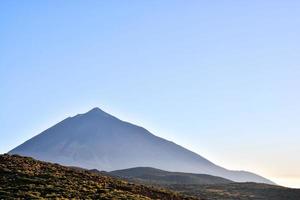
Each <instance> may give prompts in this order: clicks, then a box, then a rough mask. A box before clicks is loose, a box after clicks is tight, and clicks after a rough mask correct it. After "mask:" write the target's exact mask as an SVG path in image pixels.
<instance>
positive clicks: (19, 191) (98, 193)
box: [0, 154, 196, 200]
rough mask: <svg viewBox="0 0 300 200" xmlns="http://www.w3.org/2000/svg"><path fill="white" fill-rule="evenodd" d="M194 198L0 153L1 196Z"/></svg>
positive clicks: (39, 197) (181, 199)
mask: <svg viewBox="0 0 300 200" xmlns="http://www.w3.org/2000/svg"><path fill="white" fill-rule="evenodd" d="M44 198H47V199H124V200H127V199H128V200H130V199H131V200H135V199H141V200H144V199H145V200H146V199H147V200H149V199H161V200H170V199H173V200H194V199H196V198H192V197H185V196H183V195H180V194H178V193H176V192H171V191H169V190H165V189H157V188H154V187H151V186H143V185H139V184H133V183H128V182H126V181H123V180H120V179H116V178H112V177H109V176H105V175H102V174H96V173H92V172H89V171H87V170H83V169H74V168H70V167H64V166H61V165H58V164H52V163H47V162H41V161H37V160H34V159H32V158H29V157H20V156H15V155H13V156H10V155H7V154H6V155H0V199H44Z"/></svg>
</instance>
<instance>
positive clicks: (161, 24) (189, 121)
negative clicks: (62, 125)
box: [0, 0, 300, 187]
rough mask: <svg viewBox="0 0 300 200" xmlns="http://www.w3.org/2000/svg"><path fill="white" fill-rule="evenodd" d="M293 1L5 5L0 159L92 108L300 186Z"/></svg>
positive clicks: (0, 15)
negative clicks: (8, 152) (48, 130)
mask: <svg viewBox="0 0 300 200" xmlns="http://www.w3.org/2000/svg"><path fill="white" fill-rule="evenodd" d="M299 9H300V2H299V1H296V0H294V1H279V0H278V1H276V0H275V1H274V0H273V1H271V0H270V1H267V0H266V1H258V0H257V1H230V0H228V1H158V0H154V1H123V0H122V1H121V0H119V1H1V2H0V96H1V98H0V106H1V109H0V110H1V112H0V122H1V126H0V136H1V140H0V153H4V152H7V151H9V150H10V149H12V148H13V147H15V146H17V145H19V144H20V143H22V142H24V141H25V140H27V139H29V138H31V137H32V136H34V135H36V134H38V133H39V132H41V131H43V130H44V129H46V128H48V127H49V126H51V125H54V124H55V123H57V122H59V121H60V120H62V119H64V118H65V117H68V116H72V115H75V114H77V113H83V112H86V111H88V110H89V109H91V108H93V107H96V106H97V107H100V108H101V109H103V110H105V111H107V112H109V113H111V114H113V115H115V116H118V117H119V118H121V119H124V120H127V121H130V122H133V123H136V124H138V125H141V126H144V127H145V128H147V129H149V130H150V131H152V132H153V133H154V134H156V135H158V136H161V137H164V138H167V139H170V140H173V141H174V142H176V143H178V144H180V145H183V146H185V147H187V148H189V149H191V150H193V151H195V152H197V153H199V154H200V155H203V156H205V157H206V158H208V159H210V160H211V161H213V162H215V163H217V164H220V165H222V166H224V167H227V168H230V169H243V170H249V171H253V172H256V173H259V174H261V175H264V176H266V177H268V178H271V179H272V180H274V181H275V182H277V183H279V184H283V185H287V186H292V187H300V172H299V168H300V157H299V153H300V145H299V141H300V134H299V132H300V125H299V120H300V93H299V88H300V78H299V77H300V59H299V55H300V37H299V35H300V14H299Z"/></svg>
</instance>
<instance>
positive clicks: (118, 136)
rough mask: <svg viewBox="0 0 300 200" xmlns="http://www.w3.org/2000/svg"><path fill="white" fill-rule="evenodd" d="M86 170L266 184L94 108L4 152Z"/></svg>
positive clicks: (246, 173)
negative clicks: (150, 171) (152, 171)
mask: <svg viewBox="0 0 300 200" xmlns="http://www.w3.org/2000/svg"><path fill="white" fill-rule="evenodd" d="M9 153H10V154H19V155H23V156H31V157H34V158H36V159H39V160H44V161H50V162H56V163H60V164H63V165H69V166H78V167H82V168H87V169H94V168H96V169H99V170H105V171H112V170H118V169H125V168H133V167H153V168H158V169H162V170H167V171H178V172H189V173H201V174H210V175H214V176H221V177H224V178H227V179H231V180H233V181H239V182H245V181H247V182H249V181H251V182H262V183H269V184H273V183H272V182H271V181H269V180H267V179H265V178H263V177H261V176H258V175H256V174H253V173H250V172H246V171H231V170H227V169H224V168H222V167H220V166H217V165H215V164H214V163H212V162H210V161H208V160H207V159H205V158H203V157H202V156H200V155H198V154H196V153H194V152H192V151H189V150H187V149H185V148H183V147H181V146H179V145H177V144H175V143H173V142H171V141H167V140H165V139H162V138H160V137H157V136H155V135H153V134H151V133H150V132H149V131H147V130H146V129H144V128H142V127H139V126H136V125H133V124H130V123H128V122H124V121H121V120H119V119H118V118H116V117H114V116H112V115H109V114H108V113H106V112H104V111H102V110H101V109H99V108H94V109H92V110H90V111H89V112H87V113H85V114H79V115H76V116H74V117H69V118H67V119H65V120H63V121H61V122H59V123H58V124H56V125H54V126H52V127H51V128H49V129H47V130H45V131H43V132H42V133H40V134H39V135H37V136H35V137H33V138H31V139H30V140H28V141H26V142H25V143H23V144H21V145H20V146H18V147H16V148H15V149H13V150H11V151H10V152H9Z"/></svg>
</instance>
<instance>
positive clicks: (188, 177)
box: [109, 167, 234, 185]
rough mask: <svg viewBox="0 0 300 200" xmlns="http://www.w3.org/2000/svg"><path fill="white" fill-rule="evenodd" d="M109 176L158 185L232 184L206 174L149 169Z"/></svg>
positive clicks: (121, 171)
mask: <svg viewBox="0 0 300 200" xmlns="http://www.w3.org/2000/svg"><path fill="white" fill-rule="evenodd" d="M109 174H111V175H114V176H117V177H122V178H126V179H128V180H133V181H137V182H142V183H143V182H146V183H152V184H158V185H171V184H184V185H186V184H195V185H210V184H228V183H234V182H233V181H231V180H228V179H225V178H221V177H217V176H211V175H207V174H192V173H182V172H168V171H164V170H160V169H155V168H150V167H136V168H130V169H123V170H116V171H112V172H109Z"/></svg>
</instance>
